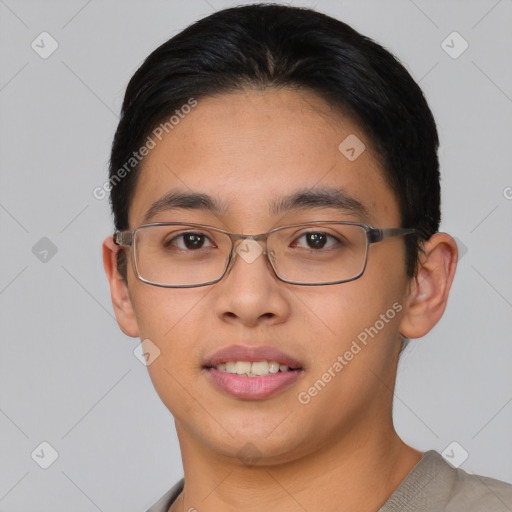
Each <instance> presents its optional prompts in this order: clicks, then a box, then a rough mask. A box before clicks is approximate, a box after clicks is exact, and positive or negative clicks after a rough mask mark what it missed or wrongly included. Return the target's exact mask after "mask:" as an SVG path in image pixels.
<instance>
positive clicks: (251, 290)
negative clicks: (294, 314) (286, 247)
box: [214, 237, 291, 326]
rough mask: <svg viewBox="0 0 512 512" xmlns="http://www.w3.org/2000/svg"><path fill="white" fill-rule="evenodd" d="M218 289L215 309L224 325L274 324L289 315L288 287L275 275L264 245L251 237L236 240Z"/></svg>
mask: <svg viewBox="0 0 512 512" xmlns="http://www.w3.org/2000/svg"><path fill="white" fill-rule="evenodd" d="M270 256H271V255H270ZM216 286H217V287H218V288H217V290H216V296H215V305H214V309H215V313H216V315H217V316H218V317H219V318H221V319H222V320H223V321H225V322H231V323H233V322H239V323H242V324H244V325H246V326H255V325H257V324H259V323H271V324H272V323H274V324H275V323H280V322H283V321H285V320H286V318H288V316H289V315H290V310H291V307H290V302H289V300H288V293H287V290H286V288H287V286H289V285H286V284H285V283H283V282H282V281H280V280H279V279H278V278H277V276H276V275H275V273H274V271H273V269H272V266H271V265H270V262H269V261H268V259H267V252H266V244H265V243H264V242H257V241H256V240H254V239H252V238H251V237H248V238H244V239H242V240H237V241H236V242H235V244H234V247H233V257H232V261H231V262H230V267H229V268H228V270H227V273H226V275H225V276H224V278H223V279H222V280H221V281H220V282H219V283H217V285H216Z"/></svg>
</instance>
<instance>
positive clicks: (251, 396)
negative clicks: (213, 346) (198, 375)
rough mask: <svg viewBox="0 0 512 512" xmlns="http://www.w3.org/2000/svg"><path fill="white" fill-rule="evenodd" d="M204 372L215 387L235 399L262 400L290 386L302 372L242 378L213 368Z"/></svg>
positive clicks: (295, 371) (294, 371)
mask: <svg viewBox="0 0 512 512" xmlns="http://www.w3.org/2000/svg"><path fill="white" fill-rule="evenodd" d="M206 372H207V373H208V374H209V376H210V378H211V380H212V381H213V383H214V384H215V385H216V386H218V387H219V388H220V389H222V390H223V391H224V392H226V393H227V394H229V395H231V396H234V397H235V398H239V399H242V400H263V399H264V398H269V397H271V396H273V395H275V394H277V393H278V392H279V391H282V390H284V389H286V388H287V387H289V386H291V385H292V384H293V383H294V382H295V381H297V379H299V378H300V377H301V376H302V373H303V370H293V371H288V372H278V373H273V374H270V375H265V376H264V377H242V376H241V375H236V374H234V373H228V372H222V371H220V370H216V369H215V368H209V369H206Z"/></svg>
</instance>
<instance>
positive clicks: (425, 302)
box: [400, 233, 458, 338]
mask: <svg viewBox="0 0 512 512" xmlns="http://www.w3.org/2000/svg"><path fill="white" fill-rule="evenodd" d="M457 256H458V251H457V244H456V243H455V240H454V239H453V238H452V237H451V236H450V235H448V234H447V233H436V234H434V235H432V236H431V237H430V239H429V240H427V241H426V242H425V243H424V245H423V252H422V253H421V254H420V258H419V262H418V272H417V274H416V276H415V277H414V278H412V280H411V286H410V291H409V294H408V299H407V307H406V308H405V309H406V311H405V314H404V316H403V318H402V322H401V324H400V333H401V334H402V335H403V336H405V337H407V338H421V337H422V336H425V334H427V333H428V332H429V331H430V330H431V329H432V328H433V327H434V326H435V325H436V324H437V322H438V321H439V320H440V319H441V317H442V316H443V313H444V311H445V309H446V304H447V302H448V295H449V292H450V287H451V285H452V282H453V278H454V275H455V269H456V266H457Z"/></svg>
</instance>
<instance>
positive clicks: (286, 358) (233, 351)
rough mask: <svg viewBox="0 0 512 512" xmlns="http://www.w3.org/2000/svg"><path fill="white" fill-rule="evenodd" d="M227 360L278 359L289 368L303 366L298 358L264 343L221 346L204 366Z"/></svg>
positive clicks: (212, 365) (253, 361)
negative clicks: (253, 345)
mask: <svg viewBox="0 0 512 512" xmlns="http://www.w3.org/2000/svg"><path fill="white" fill-rule="evenodd" d="M227 361H249V362H250V363H255V362H258V361H277V362H278V363H279V364H285V365H286V366H288V367H289V368H294V369H301V368H302V364H301V363H300V362H299V361H297V359H295V358H293V357H292V356H290V355H288V354H286V353H285V352H282V351H281V350H279V349H277V348H275V347H270V346H264V345H262V346H258V347H250V346H247V345H231V346H229V347H225V348H221V349H220V350H218V351H217V352H215V353H214V354H212V355H211V356H210V357H209V358H208V359H207V360H206V362H205V364H204V367H206V368H212V367H215V366H217V365H218V364H221V363H225V362H227ZM251 378H256V377H251Z"/></svg>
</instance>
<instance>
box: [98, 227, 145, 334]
mask: <svg viewBox="0 0 512 512" xmlns="http://www.w3.org/2000/svg"><path fill="white" fill-rule="evenodd" d="M119 250H121V249H120V247H119V246H117V245H116V244H115V243H114V238H113V237H112V236H109V237H107V238H105V240H104V241H103V266H104V267H105V273H106V274H107V279H108V282H109V284H110V296H111V297H112V306H114V313H115V315H116V319H117V323H118V324H119V327H120V328H121V330H122V331H123V332H124V333H125V334H126V335H127V336H131V337H133V338H135V337H137V336H138V335H139V327H138V325H137V318H136V317H135V311H134V310H133V306H132V302H131V300H130V295H129V293H128V286H127V285H126V283H125V282H124V281H123V279H122V277H121V274H120V273H119V271H118V269H117V253H118V251H119Z"/></svg>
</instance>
